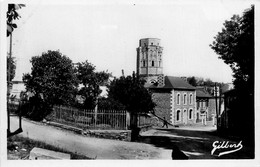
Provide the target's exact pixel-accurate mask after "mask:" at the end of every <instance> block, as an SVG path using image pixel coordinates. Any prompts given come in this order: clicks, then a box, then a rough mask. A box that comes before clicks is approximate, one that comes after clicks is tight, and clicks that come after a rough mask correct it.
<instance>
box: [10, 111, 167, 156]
mask: <svg viewBox="0 0 260 167" xmlns="http://www.w3.org/2000/svg"><path fill="white" fill-rule="evenodd" d="M10 122H11V131H15V130H16V129H17V128H18V126H19V120H18V118H17V117H15V116H13V117H11V118H10ZM22 129H23V132H22V133H20V134H19V135H20V136H22V137H28V138H30V139H32V140H37V141H41V142H45V143H47V144H50V145H53V146H56V147H59V148H62V149H64V150H68V151H71V152H75V153H78V154H81V155H85V156H87V157H89V158H93V159H166V160H167V159H168V160H170V159H171V150H170V149H165V148H158V147H156V146H154V145H152V144H147V143H138V142H125V141H119V140H110V139H99V138H92V137H86V136H82V135H78V134H75V133H73V132H71V131H68V130H63V129H60V128H56V127H53V126H48V125H46V124H44V123H41V122H34V121H30V120H28V119H25V118H23V119H22Z"/></svg>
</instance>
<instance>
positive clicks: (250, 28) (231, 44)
mask: <svg viewBox="0 0 260 167" xmlns="http://www.w3.org/2000/svg"><path fill="white" fill-rule="evenodd" d="M254 40H255V39H254V6H253V5H252V6H251V8H250V9H246V10H245V11H244V13H243V15H242V16H241V17H240V16H239V15H234V16H233V17H232V18H231V19H230V20H229V21H225V23H224V28H223V29H222V31H221V32H219V33H218V34H217V35H216V36H215V37H214V41H213V43H212V44H211V45H210V47H211V48H212V49H213V50H214V51H215V52H216V53H217V54H218V55H219V58H220V59H222V60H224V62H225V63H226V64H228V65H229V66H230V67H231V69H232V71H233V76H234V81H233V83H234V86H235V105H234V106H235V108H233V109H232V110H234V111H235V112H236V122H238V123H237V125H236V127H237V129H236V130H237V131H238V132H239V134H242V130H244V129H245V131H244V132H245V133H247V135H244V136H247V137H248V138H251V139H254V54H255V53H254ZM245 119H246V121H244V120H245ZM249 136H250V137H249Z"/></svg>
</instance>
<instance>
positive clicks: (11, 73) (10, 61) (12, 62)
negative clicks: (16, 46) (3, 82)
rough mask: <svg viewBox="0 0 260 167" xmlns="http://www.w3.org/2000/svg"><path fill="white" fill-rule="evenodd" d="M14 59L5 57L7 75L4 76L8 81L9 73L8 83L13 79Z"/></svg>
mask: <svg viewBox="0 0 260 167" xmlns="http://www.w3.org/2000/svg"><path fill="white" fill-rule="evenodd" d="M14 59H15V58H14V57H11V58H10V57H9V56H7V58H6V60H7V62H6V64H7V70H6V72H7V74H6V77H7V81H9V72H10V81H12V80H13V79H14V77H15V69H16V62H15V60H14ZM9 66H10V71H9Z"/></svg>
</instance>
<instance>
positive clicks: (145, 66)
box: [136, 38, 163, 83]
mask: <svg viewBox="0 0 260 167" xmlns="http://www.w3.org/2000/svg"><path fill="white" fill-rule="evenodd" d="M160 41H161V40H160V39H158V38H144V39H140V41H139V47H138V48H137V49H136V50H137V66H136V68H137V69H136V71H137V74H138V75H139V76H140V77H143V78H145V79H146V81H147V83H155V82H157V81H158V77H159V76H162V75H163V62H162V52H163V47H161V46H160Z"/></svg>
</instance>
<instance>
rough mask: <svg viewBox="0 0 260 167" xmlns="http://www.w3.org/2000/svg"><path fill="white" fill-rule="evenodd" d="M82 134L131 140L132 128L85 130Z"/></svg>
mask: <svg viewBox="0 0 260 167" xmlns="http://www.w3.org/2000/svg"><path fill="white" fill-rule="evenodd" d="M82 134H83V135H85V136H89V137H96V138H104V139H113V140H122V141H131V130H85V131H82Z"/></svg>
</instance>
